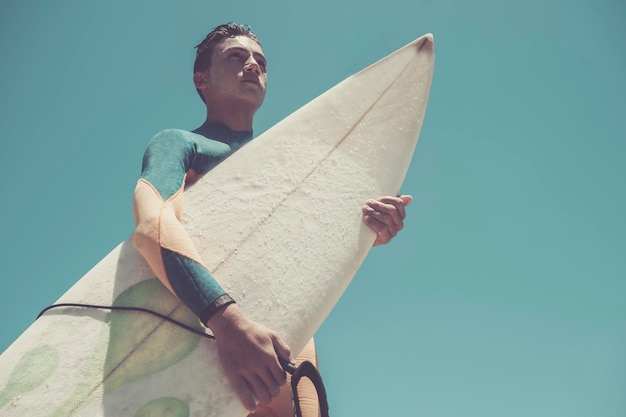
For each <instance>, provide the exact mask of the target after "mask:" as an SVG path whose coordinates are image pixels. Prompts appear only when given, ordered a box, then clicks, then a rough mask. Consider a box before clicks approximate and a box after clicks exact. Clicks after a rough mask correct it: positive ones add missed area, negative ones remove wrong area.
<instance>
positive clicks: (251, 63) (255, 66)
mask: <svg viewBox="0 0 626 417" xmlns="http://www.w3.org/2000/svg"><path fill="white" fill-rule="evenodd" d="M243 70H244V71H246V72H248V71H254V72H256V73H257V75H261V67H260V66H259V63H258V62H256V59H254V57H253V56H250V57H249V58H248V60H247V61H246V63H245V64H244V65H243Z"/></svg>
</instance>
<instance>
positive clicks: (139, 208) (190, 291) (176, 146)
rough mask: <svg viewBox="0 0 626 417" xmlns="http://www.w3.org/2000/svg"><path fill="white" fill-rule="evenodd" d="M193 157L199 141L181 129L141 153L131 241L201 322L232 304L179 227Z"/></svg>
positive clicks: (161, 135)
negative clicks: (140, 167) (142, 154)
mask: <svg viewBox="0 0 626 417" xmlns="http://www.w3.org/2000/svg"><path fill="white" fill-rule="evenodd" d="M196 157H197V143H195V142H194V141H193V140H190V139H189V138H188V137H186V136H185V135H184V133H183V132H182V131H178V130H166V131H163V132H161V133H159V134H157V135H156V136H155V137H154V138H153V139H152V140H151V141H150V143H149V145H148V148H147V150H146V152H145V154H144V159H143V167H142V174H141V178H140V179H139V181H138V182H137V187H136V188H135V193H134V199H133V214H134V217H135V224H136V229H135V233H134V235H133V243H134V245H135V247H136V248H137V250H138V251H139V252H140V253H141V254H142V255H143V257H144V258H145V259H146V261H147V262H148V264H149V265H150V267H151V268H152V271H153V272H154V273H155V275H156V276H157V277H158V278H159V279H160V280H161V282H162V283H163V284H164V285H165V286H166V287H167V288H168V289H169V290H170V291H172V292H173V293H174V294H175V295H177V296H178V297H179V298H180V299H181V300H182V301H183V303H185V304H186V305H187V306H188V307H189V308H190V309H191V310H192V311H193V312H194V313H195V314H196V315H197V316H198V317H199V318H200V320H202V322H203V323H205V324H206V322H207V321H208V319H209V318H210V317H211V315H212V314H213V313H215V312H216V311H217V310H218V309H219V308H221V307H223V306H224V305H227V304H230V303H233V302H234V301H233V299H232V298H231V297H230V296H229V295H228V294H226V292H225V291H224V290H223V289H222V288H221V287H220V285H219V284H218V282H217V281H216V280H215V279H214V278H213V277H212V276H211V274H210V273H209V271H208V269H207V268H206V266H205V265H204V264H203V263H202V260H201V258H200V254H199V253H198V251H197V249H196V247H195V245H194V244H193V242H192V241H191V239H190V238H189V235H188V234H187V232H186V231H185V229H184V228H183V226H182V225H181V223H180V218H181V215H182V211H183V190H184V185H185V177H186V174H187V171H188V170H189V169H190V167H192V166H193V165H194V160H195V159H196Z"/></svg>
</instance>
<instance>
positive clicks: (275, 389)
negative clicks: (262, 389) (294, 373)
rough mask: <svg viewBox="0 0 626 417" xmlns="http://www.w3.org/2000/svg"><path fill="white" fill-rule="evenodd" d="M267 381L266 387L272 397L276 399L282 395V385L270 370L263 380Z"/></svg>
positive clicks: (266, 371) (267, 370)
mask: <svg viewBox="0 0 626 417" xmlns="http://www.w3.org/2000/svg"><path fill="white" fill-rule="evenodd" d="M263 380H264V381H265V386H266V387H267V390H268V392H269V394H270V397H272V398H274V397H276V396H277V395H278V393H280V387H281V385H283V384H281V383H279V382H278V381H277V380H276V378H274V374H273V373H272V371H271V369H270V368H267V369H266V370H265V377H264V379H263Z"/></svg>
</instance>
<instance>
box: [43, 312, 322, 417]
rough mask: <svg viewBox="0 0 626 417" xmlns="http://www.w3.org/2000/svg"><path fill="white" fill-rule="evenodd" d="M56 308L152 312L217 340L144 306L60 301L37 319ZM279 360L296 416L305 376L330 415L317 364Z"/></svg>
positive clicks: (298, 414) (299, 415)
mask: <svg viewBox="0 0 626 417" xmlns="http://www.w3.org/2000/svg"><path fill="white" fill-rule="evenodd" d="M54 308H88V309H98V310H110V311H136V312H140V313H145V314H150V315H152V316H155V317H158V318H160V319H162V320H165V321H168V322H170V323H172V324H174V325H176V326H179V327H182V328H183V329H185V330H188V331H190V332H192V333H195V334H197V335H200V336H203V337H206V338H208V339H213V340H215V337H214V336H212V335H210V334H208V333H204V332H203V331H200V330H198V329H194V328H193V327H191V326H188V325H186V324H185V323H181V322H180V321H178V320H175V319H173V318H171V317H168V316H166V315H164V314H161V313H157V312H156V311H153V310H149V309H147V308H143V307H124V306H102V305H96V304H79V303H60V304H53V305H51V306H48V307H46V308H44V309H43V310H41V312H40V313H39V314H38V315H37V319H38V318H39V317H41V316H43V315H44V314H45V313H46V312H47V311H49V310H52V309H54ZM278 360H279V361H280V364H281V366H282V367H283V369H284V370H285V372H288V373H289V374H291V375H292V378H291V394H292V398H293V408H294V416H295V417H301V416H302V410H301V408H300V397H299V396H298V382H300V379H302V378H303V377H306V378H309V379H310V380H311V382H312V383H313V385H314V386H315V390H316V391H317V398H318V401H319V404H320V411H321V416H322V417H329V416H328V400H327V398H326V389H325V388H324V383H323V382H322V376H321V375H320V373H319V371H318V370H317V369H316V368H315V365H313V364H312V363H311V362H309V361H304V362H302V363H301V364H300V366H298V367H297V368H296V367H295V366H294V365H292V364H290V363H289V362H287V361H285V360H284V359H282V358H278Z"/></svg>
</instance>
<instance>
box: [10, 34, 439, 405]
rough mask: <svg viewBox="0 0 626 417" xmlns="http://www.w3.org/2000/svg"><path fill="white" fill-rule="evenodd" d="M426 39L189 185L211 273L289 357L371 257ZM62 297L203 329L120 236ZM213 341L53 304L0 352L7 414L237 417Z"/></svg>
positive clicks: (150, 321)
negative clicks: (376, 219) (376, 208)
mask: <svg viewBox="0 0 626 417" xmlns="http://www.w3.org/2000/svg"><path fill="white" fill-rule="evenodd" d="M433 62H434V52H433V39H432V36H431V35H430V34H428V35H424V36H422V37H420V38H418V39H417V40H415V41H414V42H412V43H410V44H409V45H407V46H405V47H403V48H401V49H399V50H398V51H396V52H394V53H393V54H391V55H389V56H387V57H386V58H384V59H382V60H380V61H379V62H377V63H375V64H374V65H372V66H370V67H368V68H366V69H365V70H363V71H361V72H359V73H357V74H355V75H353V76H351V77H349V78H348V79H346V80H345V81H343V82H342V83H340V84H338V85H337V86H335V87H334V88H332V89H330V90H329V91H327V92H326V93H324V94H323V95H321V96H319V97H318V98H316V99H315V100H313V101H312V102H310V103H309V104H307V105H305V106H304V107H302V108H301V109H300V110H298V111H296V112H295V113H293V114H292V115H290V116H289V117H287V118H286V119H284V120H283V121H281V122H280V123H278V124H277V125H276V126H274V127H273V128H271V129H270V130H268V131H267V132H266V133H264V134H263V135H261V136H260V137H258V138H256V139H255V140H253V141H252V142H251V143H250V144H248V145H246V146H245V147H244V148H242V149H241V150H240V151H238V152H236V153H235V154H234V155H233V156H231V157H230V158H228V159H227V160H226V161H225V162H223V163H222V164H220V165H219V166H218V167H216V168H215V169H214V170H212V171H211V172H210V173H208V174H207V175H206V176H205V177H204V178H202V179H201V180H200V181H199V182H198V183H197V184H196V185H194V186H193V187H192V188H191V189H189V190H188V191H187V192H186V197H185V198H186V202H185V214H184V217H185V219H184V220H185V227H186V228H187V230H188V231H189V233H190V234H191V236H192V238H193V239H194V241H195V243H196V245H197V247H198V249H199V251H200V253H201V255H202V257H203V259H204V260H205V262H206V264H207V265H208V267H209V269H210V270H211V272H212V273H213V274H214V276H215V277H216V278H217V279H218V281H220V283H221V284H222V285H223V287H224V288H225V289H226V291H228V292H229V293H230V294H231V295H232V296H233V297H234V298H235V299H236V300H237V302H238V304H239V306H240V307H241V308H242V309H244V310H245V312H246V313H247V314H248V315H249V316H250V317H251V318H252V319H253V320H256V321H259V322H261V323H263V324H265V325H266V326H268V327H269V328H272V329H274V330H276V331H277V332H278V333H279V334H280V335H281V337H283V338H284V340H285V341H286V342H287V343H288V344H289V345H290V346H291V348H292V351H293V352H299V351H300V350H301V349H302V348H303V347H304V345H305V344H306V342H307V341H308V340H309V339H310V338H311V337H312V336H313V334H314V332H315V331H316V330H317V329H318V327H319V326H320V325H321V323H322V322H323V320H324V319H325V318H326V316H327V315H328V313H329V312H330V310H331V309H332V308H333V306H334V305H335V303H336V302H337V300H338V299H339V297H341V294H342V293H343V292H344V290H345V289H346V287H347V286H348V284H349V282H350V280H351V279H352V277H353V276H354V274H355V273H356V271H357V270H358V268H359V266H360V265H361V262H362V261H363V259H364V258H365V256H366V255H367V253H368V251H369V249H370V247H371V245H372V243H373V241H374V239H375V235H374V233H373V232H372V231H371V230H370V229H369V228H368V227H367V226H365V224H364V223H363V220H362V214H361V206H362V205H363V203H364V202H365V201H366V200H367V199H369V198H375V197H378V196H382V195H395V194H396V193H397V192H398V191H399V189H400V186H401V184H402V181H403V179H404V176H405V174H406V171H407V169H408V166H409V163H410V161H411V158H412V155H413V151H414V149H415V145H416V143H417V138H418V136H419V131H420V129H421V125H422V120H423V118H424V114H425V111H426V105H427V102H428V95H429V90H430V84H431V80H432V73H433ZM58 302H59V303H89V304H102V305H111V304H115V305H123V306H140V307H144V308H149V309H152V310H155V311H158V312H160V313H163V314H166V315H169V316H172V317H174V318H176V319H177V320H180V321H183V322H185V323H188V324H190V325H192V326H195V327H197V328H199V329H200V328H201V326H200V325H199V323H198V320H197V319H196V318H195V317H194V316H193V314H192V313H191V312H190V311H189V310H188V309H187V308H186V307H185V306H184V305H182V304H180V302H179V301H178V300H177V299H176V298H175V297H174V296H172V295H171V294H170V293H169V292H168V291H167V290H166V289H165V288H164V287H163V286H162V285H161V284H160V283H159V282H158V280H157V279H156V278H154V275H153V274H152V272H151V271H150V269H149V267H148V266H147V264H146V263H145V262H144V260H143V259H142V258H141V256H140V255H138V253H137V252H136V251H135V249H134V248H133V246H132V243H131V240H130V239H128V240H126V241H124V242H122V243H121V244H120V245H119V246H118V247H117V248H116V249H114V250H113V251H112V252H111V253H110V254H109V255H107V256H106V257H105V258H104V259H103V260H102V261H101V262H100V263H98V264H97V265H96V266H95V267H94V268H93V269H92V270H91V271H90V272H88V273H87V274H86V275H85V276H84V277H83V278H82V279H80V280H79V281H78V282H77V283H76V284H75V285H74V286H73V287H72V288H70V289H69V290H68V292H67V293H65V295H63V297H61V299H59V301H58ZM246 414H247V412H246V410H245V409H244V407H243V406H242V404H241V403H240V402H239V400H238V399H237V398H236V396H235V394H234V393H233V392H232V390H231V389H230V386H229V384H228V382H227V380H226V377H225V375H224V374H223V371H222V369H221V366H220V365H219V360H218V357H217V352H216V349H215V344H214V342H213V341H211V340H209V339H206V338H203V337H201V336H198V335H194V334H193V333H191V332H189V331H187V330H184V329H181V328H179V327H176V326H174V325H172V324H170V323H168V322H165V321H163V320H160V319H158V318H155V317H153V316H150V315H146V314H143V313H137V312H115V313H110V312H107V311H102V310H84V309H55V310H50V311H49V312H47V313H46V314H45V315H44V316H43V317H41V318H40V319H38V320H37V321H36V322H35V323H34V324H33V325H32V326H30V327H29V328H28V329H27V330H26V331H25V332H24V333H23V334H22V336H20V337H19V338H18V339H17V340H16V341H15V342H14V343H13V344H12V345H11V346H10V347H9V348H8V349H7V350H6V351H5V352H4V353H3V354H2V355H1V356H0V415H2V416H3V417H11V416H29V417H44V416H45V417H69V416H83V417H113V416H114V417H123V416H132V417H146V416H150V417H155V416H168V417H172V416H174V417H176V416H181V417H182V416H198V417H199V416H203V417H218V416H219V417H244V416H246Z"/></svg>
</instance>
